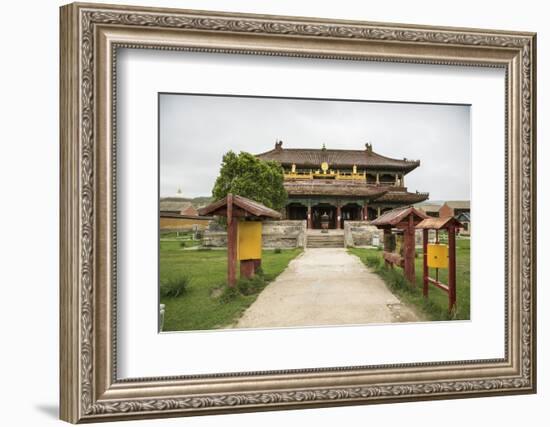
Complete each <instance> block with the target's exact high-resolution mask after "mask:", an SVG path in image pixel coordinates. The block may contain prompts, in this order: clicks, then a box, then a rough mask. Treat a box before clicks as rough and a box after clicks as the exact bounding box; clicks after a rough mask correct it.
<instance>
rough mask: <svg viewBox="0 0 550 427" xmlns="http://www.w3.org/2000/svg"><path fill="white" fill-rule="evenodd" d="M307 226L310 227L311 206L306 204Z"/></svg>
mask: <svg viewBox="0 0 550 427" xmlns="http://www.w3.org/2000/svg"><path fill="white" fill-rule="evenodd" d="M307 228H308V229H310V228H311V206H310V205H308V206H307Z"/></svg>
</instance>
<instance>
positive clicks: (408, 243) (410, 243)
mask: <svg viewBox="0 0 550 427" xmlns="http://www.w3.org/2000/svg"><path fill="white" fill-rule="evenodd" d="M404 234H405V235H404V242H403V243H404V246H405V248H404V250H403V257H404V258H405V260H404V264H405V266H404V267H405V277H406V278H407V280H408V281H409V282H410V283H411V285H412V286H416V278H415V271H414V220H413V216H412V215H409V219H408V224H407V227H406V228H405V232H404Z"/></svg>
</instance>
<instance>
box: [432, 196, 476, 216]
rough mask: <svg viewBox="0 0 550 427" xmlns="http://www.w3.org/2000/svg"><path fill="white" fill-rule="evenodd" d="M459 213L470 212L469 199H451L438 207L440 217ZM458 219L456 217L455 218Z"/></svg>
mask: <svg viewBox="0 0 550 427" xmlns="http://www.w3.org/2000/svg"><path fill="white" fill-rule="evenodd" d="M461 213H467V214H470V201H469V200H452V201H447V202H445V203H443V205H442V206H441V208H440V209H439V216H440V217H441V218H447V217H450V216H454V217H455V218H456V217H457V216H458V215H460V214H461ZM457 219H458V218H457Z"/></svg>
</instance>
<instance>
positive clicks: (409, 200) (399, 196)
mask: <svg viewBox="0 0 550 427" xmlns="http://www.w3.org/2000/svg"><path fill="white" fill-rule="evenodd" d="M429 196H430V195H429V194H428V193H409V192H407V191H388V192H387V193H386V194H384V195H383V196H382V197H380V198H379V199H377V201H379V202H392V203H406V204H408V205H411V204H414V203H418V202H423V201H424V200H426V199H428V197H429Z"/></svg>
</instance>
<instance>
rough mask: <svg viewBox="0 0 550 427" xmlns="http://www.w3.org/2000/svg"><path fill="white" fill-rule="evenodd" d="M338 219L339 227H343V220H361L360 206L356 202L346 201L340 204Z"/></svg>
mask: <svg viewBox="0 0 550 427" xmlns="http://www.w3.org/2000/svg"><path fill="white" fill-rule="evenodd" d="M341 212H342V213H341V216H342V218H341V219H340V228H342V229H343V228H344V222H345V221H361V220H362V219H363V218H361V206H360V205H358V204H357V203H348V204H346V205H344V206H342V209H341Z"/></svg>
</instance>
